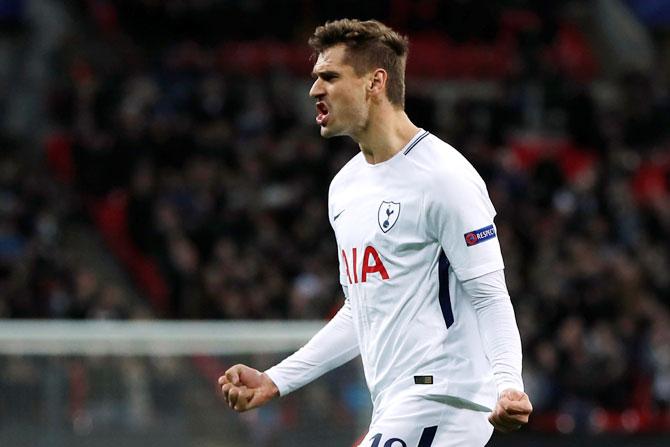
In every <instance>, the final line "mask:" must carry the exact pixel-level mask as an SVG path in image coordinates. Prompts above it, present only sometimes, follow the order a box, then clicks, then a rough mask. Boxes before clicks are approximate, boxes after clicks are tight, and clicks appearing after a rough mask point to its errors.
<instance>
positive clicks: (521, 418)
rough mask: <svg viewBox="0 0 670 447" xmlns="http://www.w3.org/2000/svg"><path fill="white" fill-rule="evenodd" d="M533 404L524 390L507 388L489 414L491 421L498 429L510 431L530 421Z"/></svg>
mask: <svg viewBox="0 0 670 447" xmlns="http://www.w3.org/2000/svg"><path fill="white" fill-rule="evenodd" d="M532 411H533V406H532V405H531V403H530V400H529V399H528V395H527V394H526V393H524V392H521V391H518V390H513V389H507V390H505V391H503V392H502V393H501V394H500V397H499V398H498V403H497V404H496V407H495V409H494V410H493V412H492V413H491V415H490V416H489V422H491V425H493V426H494V427H495V428H496V429H497V430H499V431H501V432H503V433H508V432H511V431H514V430H517V429H519V428H521V426H522V425H524V424H527V423H528V417H529V416H530V413H532Z"/></svg>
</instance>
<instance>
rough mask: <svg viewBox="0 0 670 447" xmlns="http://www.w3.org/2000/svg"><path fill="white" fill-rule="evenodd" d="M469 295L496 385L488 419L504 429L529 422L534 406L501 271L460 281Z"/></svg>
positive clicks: (517, 331)
mask: <svg viewBox="0 0 670 447" xmlns="http://www.w3.org/2000/svg"><path fill="white" fill-rule="evenodd" d="M463 287H464V288H465V290H466V291H467V292H468V295H469V296H470V297H472V304H473V307H474V309H475V312H476V314H477V320H478V322H479V328H480V329H479V331H480V335H481V338H482V343H483V345H484V349H485V350H486V355H487V357H488V358H489V361H490V362H491V367H492V368H493V375H494V377H495V381H496V386H497V388H498V403H497V405H496V408H495V409H494V410H493V412H492V413H491V416H490V417H489V421H491V424H493V426H494V427H495V428H497V429H498V430H500V431H503V432H507V431H512V430H516V429H518V428H519V427H521V425H523V424H525V423H527V422H528V416H529V415H530V413H531V412H532V411H533V407H532V405H531V403H530V401H529V399H528V395H526V393H524V392H523V380H522V379H521V358H522V354H521V338H520V336H519V330H518V328H517V325H516V319H515V317H514V309H513V308H512V303H511V301H510V298H509V294H508V293H507V287H506V285H505V275H504V272H503V270H497V271H494V272H491V273H487V274H485V275H482V276H479V277H477V278H473V279H470V280H467V281H464V282H463Z"/></svg>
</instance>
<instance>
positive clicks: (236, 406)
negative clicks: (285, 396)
mask: <svg viewBox="0 0 670 447" xmlns="http://www.w3.org/2000/svg"><path fill="white" fill-rule="evenodd" d="M219 386H220V387H221V394H223V398H224V399H225V401H226V402H227V403H228V406H229V407H230V408H232V409H233V410H235V411H239V412H242V411H247V410H251V409H252V408H256V407H260V406H261V405H264V404H265V403H267V402H268V401H270V400H271V399H273V398H275V397H278V396H279V390H278V389H277V386H276V385H275V383H274V382H273V381H272V380H271V379H270V378H269V377H268V376H267V374H265V373H262V372H260V371H258V370H256V369H253V368H250V367H248V366H246V365H235V366H233V367H231V368H229V369H228V370H227V371H226V372H225V374H224V375H223V376H221V377H219Z"/></svg>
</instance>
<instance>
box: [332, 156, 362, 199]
mask: <svg viewBox="0 0 670 447" xmlns="http://www.w3.org/2000/svg"><path fill="white" fill-rule="evenodd" d="M363 163H364V159H363V154H362V153H361V152H359V153H358V154H356V155H354V156H353V157H352V158H351V160H349V161H348V162H347V163H346V164H345V165H344V166H342V168H341V169H340V170H339V171H338V173H337V174H335V177H333V179H332V180H331V181H330V189H329V195H332V194H333V193H334V192H337V190H338V189H339V188H341V187H342V186H344V185H347V184H348V183H349V182H350V180H351V179H352V178H355V177H356V176H358V175H359V173H360V170H361V169H362V167H363Z"/></svg>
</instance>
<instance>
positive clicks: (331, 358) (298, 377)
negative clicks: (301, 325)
mask: <svg viewBox="0 0 670 447" xmlns="http://www.w3.org/2000/svg"><path fill="white" fill-rule="evenodd" d="M357 355H359V348H358V339H357V338H356V331H355V328H354V324H353V320H352V315H351V305H350V303H349V300H348V299H346V300H345V302H344V305H343V306H342V307H341V308H340V310H339V311H338V312H337V314H336V315H335V316H334V317H333V319H332V320H330V321H329V322H328V324H326V326H325V327H324V328H323V329H321V330H320V331H319V332H318V333H317V334H316V335H314V337H312V339H311V340H310V341H308V342H307V344H306V345H305V346H303V347H302V348H300V349H299V350H298V351H296V352H295V353H294V354H292V355H290V356H289V357H287V358H285V359H284V360H282V361H281V362H280V363H279V364H277V365H275V366H273V367H272V368H270V369H268V370H267V371H265V373H266V374H267V375H268V376H270V379H272V381H273V382H274V383H275V385H277V388H278V389H279V394H280V395H281V396H283V395H285V394H288V393H290V392H291V391H294V390H296V389H298V388H300V387H302V386H304V385H306V384H308V383H310V382H311V381H313V380H314V379H316V378H317V377H319V376H321V375H323V374H325V373H327V372H328V371H330V370H331V369H335V368H337V367H338V366H340V365H343V364H344V363H346V362H348V361H349V360H352V359H353V358H355V357H356V356H357Z"/></svg>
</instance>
